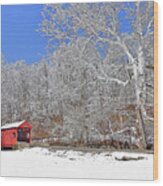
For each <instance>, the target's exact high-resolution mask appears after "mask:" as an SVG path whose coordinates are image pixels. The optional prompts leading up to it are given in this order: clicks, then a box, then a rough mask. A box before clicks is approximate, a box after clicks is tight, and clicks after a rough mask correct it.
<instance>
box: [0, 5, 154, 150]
mask: <svg viewBox="0 0 163 186" xmlns="http://www.w3.org/2000/svg"><path fill="white" fill-rule="evenodd" d="M144 9H145V13H144V12H143V10H144ZM122 10H123V11H124V12H125V13H126V14H127V15H130V17H133V19H132V20H130V21H131V23H132V27H133V30H130V32H122V31H121V32H120V24H121V23H120V20H119V19H118V15H119V13H120V12H121V11H122ZM143 10H142V4H141V3H140V2H138V3H133V4H132V6H131V5H130V6H129V5H127V4H125V3H124V4H123V3H119V4H118V3H108V4H106V3H94V4H92V5H91V4H89V3H88V4H70V6H68V5H66V6H65V7H63V6H62V5H46V6H45V7H44V9H43V11H42V22H41V23H40V30H39V32H40V33H41V34H42V35H44V36H45V37H46V38H47V40H48V46H47V48H48V51H49V53H48V55H47V56H45V57H44V58H43V59H42V60H41V61H38V62H35V63H33V64H28V63H26V62H25V61H23V60H19V61H16V62H15V63H7V62H6V61H5V58H2V65H1V72H2V78H1V86H2V103H1V108H2V117H1V121H2V125H3V124H6V123H11V122H14V121H19V120H23V119H26V120H28V121H29V122H30V123H31V124H32V125H33V126H34V130H33V138H35V139H44V140H45V139H51V140H52V142H54V144H55V141H57V142H59V144H64V145H66V144H67V145H70V144H74V145H75V144H76V145H85V146H93V145H95V146H103V145H104V146H115V148H140V149H144V148H151V145H152V146H153V118H154V114H153V87H154V83H153V75H154V67H153V2H145V3H144V5H143ZM106 18H107V19H106ZM108 20H109V21H110V22H108ZM58 25H59V26H58ZM56 40H59V46H58V47H57V48H56V46H55V45H54V43H53V42H54V41H56ZM55 43H56V42H55ZM101 51H102V52H101ZM105 51H106V52H105Z"/></svg>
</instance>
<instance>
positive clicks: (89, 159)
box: [1, 148, 153, 180]
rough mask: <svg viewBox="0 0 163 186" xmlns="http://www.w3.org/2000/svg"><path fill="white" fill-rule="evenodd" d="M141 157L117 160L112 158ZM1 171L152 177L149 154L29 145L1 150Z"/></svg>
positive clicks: (34, 174) (9, 173)
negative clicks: (53, 148)
mask: <svg viewBox="0 0 163 186" xmlns="http://www.w3.org/2000/svg"><path fill="white" fill-rule="evenodd" d="M123 156H127V157H136V158H137V157H144V159H142V160H136V161H135V160H131V161H118V160H116V158H122V157H123ZM1 175H2V176H23V177H56V178H99V179H138V180H152V179H153V155H152V154H141V153H140V154H139V153H127V152H110V153H109V152H103V153H90V152H89V153H84V152H82V151H72V150H68V151H67V150H57V151H55V152H50V151H49V150H48V149H45V148H31V149H24V150H21V151H20V150H17V151H1Z"/></svg>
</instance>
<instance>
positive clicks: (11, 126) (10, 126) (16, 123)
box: [1, 120, 25, 129]
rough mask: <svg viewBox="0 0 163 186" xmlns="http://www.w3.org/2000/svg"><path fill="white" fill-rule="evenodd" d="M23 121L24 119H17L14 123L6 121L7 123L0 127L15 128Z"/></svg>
mask: <svg viewBox="0 0 163 186" xmlns="http://www.w3.org/2000/svg"><path fill="white" fill-rule="evenodd" d="M24 122H25V120H23V121H18V122H15V123H7V124H5V125H3V126H1V129H10V128H17V127H19V126H20V125H21V124H22V123H24Z"/></svg>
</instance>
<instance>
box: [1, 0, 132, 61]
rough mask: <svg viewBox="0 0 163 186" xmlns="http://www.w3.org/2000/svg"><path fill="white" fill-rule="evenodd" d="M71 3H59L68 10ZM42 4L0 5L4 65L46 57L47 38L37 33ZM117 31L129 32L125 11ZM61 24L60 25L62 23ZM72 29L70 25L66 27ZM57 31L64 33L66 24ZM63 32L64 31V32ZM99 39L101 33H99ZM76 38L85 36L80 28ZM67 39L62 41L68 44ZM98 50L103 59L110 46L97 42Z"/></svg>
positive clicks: (57, 43) (56, 45)
mask: <svg viewBox="0 0 163 186" xmlns="http://www.w3.org/2000/svg"><path fill="white" fill-rule="evenodd" d="M70 6H71V4H67V3H66V4H61V7H62V8H63V9H67V8H69V7H70ZM42 8H43V5H3V6H2V11H1V12H2V54H3V56H4V57H5V60H6V61H7V62H11V63H12V62H15V61H17V60H21V59H23V60H25V61H26V63H28V64H31V63H33V62H37V61H39V60H40V59H42V58H43V57H44V56H45V55H46V49H45V48H46V46H47V41H46V39H45V38H44V37H43V36H41V35H40V34H39V33H38V32H36V30H37V29H38V28H39V23H40V22H41V19H42V17H41V10H42ZM118 17H119V21H120V32H121V33H122V32H131V31H132V27H131V24H130V20H129V19H128V18H126V14H125V12H124V11H123V10H122V11H120V13H119V15H118ZM61 23H62V22H61ZM67 26H71V25H67ZM57 28H60V29H62V30H63V28H64V29H65V28H67V27H65V25H64V24H63V23H62V24H61V25H58V26H57ZM64 32H66V30H64ZM99 34H100V36H101V37H104V36H103V33H99ZM77 35H78V37H85V35H86V33H85V31H84V29H82V28H79V30H78V32H77ZM69 42H70V40H69V39H66V40H65V43H66V44H68V43H69ZM59 44H60V41H59V40H58V39H56V40H54V42H53V46H54V48H55V49H57V47H58V46H59ZM96 47H97V50H98V52H99V53H100V56H101V57H102V58H105V56H106V54H107V49H108V47H109V45H108V44H107V43H102V42H98V43H97V44H96Z"/></svg>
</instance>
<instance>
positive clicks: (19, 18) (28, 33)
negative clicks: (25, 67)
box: [1, 5, 47, 63]
mask: <svg viewBox="0 0 163 186" xmlns="http://www.w3.org/2000/svg"><path fill="white" fill-rule="evenodd" d="M42 7H43V6H42V5H16V6H12V5H4V6H2V9H1V14H2V54H3V55H4V57H5V59H6V60H7V61H8V62H15V61H16V60H19V59H23V60H25V61H26V62H27V63H33V62H35V61H38V60H40V59H41V58H42V57H43V56H44V55H45V54H46V50H45V47H46V44H47V43H46V40H45V38H43V37H42V36H40V34H39V33H37V32H36V30H37V29H38V28H39V26H38V24H39V23H40V21H41V14H40V12H41V10H42Z"/></svg>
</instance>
